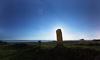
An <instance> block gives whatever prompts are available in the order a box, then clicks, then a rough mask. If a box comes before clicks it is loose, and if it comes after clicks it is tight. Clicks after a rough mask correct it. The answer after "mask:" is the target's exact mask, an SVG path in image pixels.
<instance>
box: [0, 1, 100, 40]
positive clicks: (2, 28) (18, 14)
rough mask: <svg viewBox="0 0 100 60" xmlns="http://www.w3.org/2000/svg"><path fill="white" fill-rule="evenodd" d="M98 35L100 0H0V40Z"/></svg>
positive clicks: (67, 38)
mask: <svg viewBox="0 0 100 60" xmlns="http://www.w3.org/2000/svg"><path fill="white" fill-rule="evenodd" d="M58 28H60V29H62V32H63V39H64V40H69V39H71V40H75V39H76V40H77V39H81V38H84V39H98V38H100V1H99V0H0V39H2V40H7V39H9V40H56V29H58Z"/></svg>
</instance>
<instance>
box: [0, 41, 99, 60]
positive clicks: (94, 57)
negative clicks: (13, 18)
mask: <svg viewBox="0 0 100 60" xmlns="http://www.w3.org/2000/svg"><path fill="white" fill-rule="evenodd" d="M0 43H3V42H0ZM63 44H64V46H62V47H56V42H41V46H40V45H38V43H36V42H32V43H28V42H27V43H5V44H0V60H100V45H99V44H98V43H97V44H96V43H95V44H94V43H89V44H83V43H81V44H79V43H78V42H63Z"/></svg>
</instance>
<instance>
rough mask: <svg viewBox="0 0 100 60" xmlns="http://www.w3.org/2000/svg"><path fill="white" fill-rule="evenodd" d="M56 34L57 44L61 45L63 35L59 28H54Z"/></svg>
mask: <svg viewBox="0 0 100 60" xmlns="http://www.w3.org/2000/svg"><path fill="white" fill-rule="evenodd" d="M56 34H57V45H60V46H61V45H63V43H62V42H63V37H62V31H61V29H57V30H56Z"/></svg>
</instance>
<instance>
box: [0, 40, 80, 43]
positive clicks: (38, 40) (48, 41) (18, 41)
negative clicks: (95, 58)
mask: <svg viewBox="0 0 100 60" xmlns="http://www.w3.org/2000/svg"><path fill="white" fill-rule="evenodd" d="M0 41H3V42H12V43H13V42H38V41H41V42H52V41H56V40H0ZM65 41H78V40H65Z"/></svg>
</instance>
